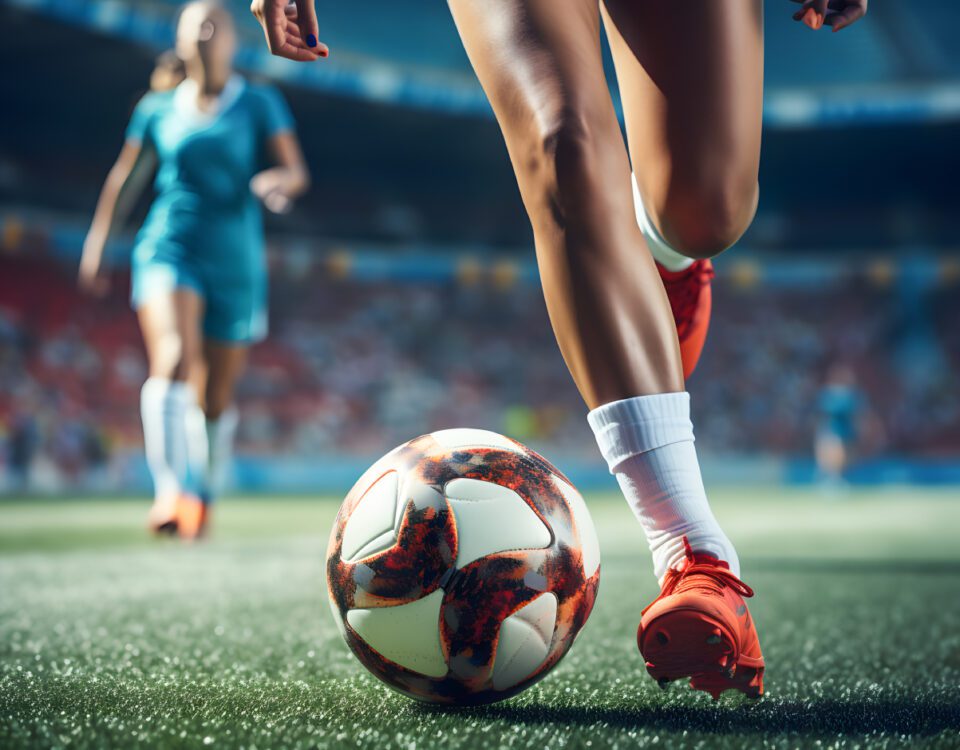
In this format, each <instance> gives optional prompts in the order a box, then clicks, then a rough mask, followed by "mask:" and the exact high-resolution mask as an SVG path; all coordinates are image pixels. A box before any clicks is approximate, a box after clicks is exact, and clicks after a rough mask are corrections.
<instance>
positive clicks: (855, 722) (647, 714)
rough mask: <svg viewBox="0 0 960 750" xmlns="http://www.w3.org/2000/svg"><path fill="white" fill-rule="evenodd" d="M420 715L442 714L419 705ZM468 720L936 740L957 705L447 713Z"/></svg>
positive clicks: (761, 704)
mask: <svg viewBox="0 0 960 750" xmlns="http://www.w3.org/2000/svg"><path fill="white" fill-rule="evenodd" d="M420 710H422V711H425V712H431V711H445V712H450V711H451V709H441V708H438V707H429V706H424V707H422V708H421V709H420ZM452 710H453V711H454V712H456V713H461V712H462V713H463V714H465V715H466V714H469V715H470V716H471V717H473V718H485V719H490V720H501V721H510V722H514V723H520V724H556V725H558V726H563V725H567V726H584V727H586V726H593V725H596V724H604V725H607V726H609V727H613V728H617V729H645V728H646V729H658V730H666V731H673V732H682V731H684V730H688V731H694V732H709V733H713V734H750V733H766V732H771V733H781V732H795V733H798V734H817V735H826V734H847V735H860V734H876V733H884V734H887V735H890V734H894V735H926V736H929V735H935V734H939V733H940V732H944V731H950V730H953V731H958V730H960V706H958V705H955V704H948V703H933V702H928V701H922V700H915V699H907V700H904V701H861V702H856V701H837V700H815V699H814V700H809V701H799V700H774V699H769V698H768V699H766V700H761V701H758V702H757V703H755V704H752V705H751V704H746V705H740V706H734V705H730V704H728V703H726V702H723V703H718V704H715V705H707V706H700V707H697V706H644V705H637V706H634V707H625V706H624V707H615V706H605V705H593V706H562V707H561V706H547V705H523V704H518V705H511V704H509V703H506V704H503V705H497V706H484V707H478V708H472V709H467V708H463V709H452Z"/></svg>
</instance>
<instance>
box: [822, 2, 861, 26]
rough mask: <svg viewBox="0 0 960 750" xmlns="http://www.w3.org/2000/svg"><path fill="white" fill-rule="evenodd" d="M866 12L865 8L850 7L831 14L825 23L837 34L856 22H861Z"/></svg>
mask: <svg viewBox="0 0 960 750" xmlns="http://www.w3.org/2000/svg"><path fill="white" fill-rule="evenodd" d="M866 12H867V11H866V10H865V9H864V8H863V6H860V5H848V6H847V7H846V8H844V9H843V10H841V11H839V12H837V13H831V14H830V15H829V16H827V17H826V19H825V20H824V23H825V24H827V26H832V27H833V30H834V31H835V32H836V31H840V29H844V28H846V27H847V26H849V25H850V24H852V23H854V22H855V21H859V20H860V19H861V18H863V16H864V14H866Z"/></svg>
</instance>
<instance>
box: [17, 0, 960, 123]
mask: <svg viewBox="0 0 960 750" xmlns="http://www.w3.org/2000/svg"><path fill="white" fill-rule="evenodd" d="M9 3H10V4H11V5H13V6H16V7H20V8H23V9H26V10H31V11H34V12H40V13H46V14H50V15H52V16H54V17H57V18H59V19H60V20H63V21H67V22H69V23H72V24H76V25H80V26H83V27H86V28H88V29H90V30H93V31H96V32H98V33H102V34H107V35H112V36H116V37H120V38H123V39H126V40H128V41H133V42H137V43H141V44H145V45H147V46H149V47H152V48H155V49H157V50H160V49H163V48H166V47H169V46H171V44H172V42H173V22H174V19H175V16H176V13H177V9H178V7H179V6H180V3H179V2H173V1H172V0H138V2H131V1H130V0H89V1H88V2H82V3H80V2H76V0H9ZM227 4H228V5H229V6H230V7H231V8H232V9H233V10H234V11H235V13H236V14H237V16H238V18H239V19H240V23H239V24H238V26H239V28H240V31H241V37H242V46H241V50H240V53H239V59H238V61H239V64H240V66H241V67H242V68H244V69H246V70H248V71H252V72H257V73H261V74H264V75H266V76H268V77H270V78H273V79H276V80H279V81H282V82H284V83H287V84H290V85H295V86H303V87H307V88H312V89H316V90H319V91H323V92H328V93H332V94H335V95H338V96H346V97H353V98H359V99H363V100H368V101H373V102H379V103H383V104H388V105H396V106H403V107H412V108H422V109H432V110H440V111H444V112H448V113H451V114H460V115H468V116H471V115H475V116H479V117H489V116H491V112H490V108H489V105H488V104H487V101H486V98H485V97H484V95H483V92H482V90H481V89H480V87H479V85H478V84H477V82H476V79H475V78H474V76H473V73H472V71H471V70H470V66H469V62H468V60H467V58H466V55H465V54H464V52H463V50H462V48H461V46H460V42H459V40H458V38H457V34H456V29H455V28H454V25H453V21H452V20H451V18H450V15H449V12H448V11H447V9H446V7H445V4H443V3H430V2H423V1H422V0H365V1H364V2H363V3H355V2H346V1H345V0H344V1H341V2H337V1H336V0H330V2H324V3H322V6H321V7H320V9H319V10H320V18H321V29H322V37H323V39H324V40H325V41H327V42H328V43H329V44H330V46H331V51H332V53H331V57H330V59H329V60H325V61H323V62H321V63H319V64H316V65H302V64H296V63H291V62H289V61H286V60H281V59H279V58H275V57H271V56H270V55H269V54H268V53H267V51H266V48H265V46H264V44H263V43H262V36H261V34H260V30H259V27H258V26H257V25H256V23H255V22H254V20H253V18H252V17H251V16H250V14H249V10H248V3H247V1H246V0H229V1H228V3H227ZM781 6H782V7H781ZM791 12H792V6H791V5H790V4H789V3H788V2H787V1H786V0H776V1H775V2H774V1H770V2H767V3H766V18H765V34H766V37H767V39H766V45H767V61H766V70H765V75H766V80H767V102H766V107H765V113H764V118H765V122H766V124H767V125H769V126H773V127H783V128H804V127H815V126H823V125H828V126H842V125H847V124H849V125H857V126H860V125H864V124H874V123H876V124H896V123H903V122H938V121H945V120H960V54H958V52H957V51H956V50H957V48H956V44H955V39H954V32H955V30H956V29H957V28H960V4H958V3H956V2H953V1H952V0H930V1H929V2H926V3H924V5H923V13H922V16H923V18H922V19H921V18H920V17H919V14H917V13H916V12H915V10H914V8H913V7H912V6H911V4H907V3H874V4H873V5H872V6H871V11H870V14H869V16H868V18H867V19H866V20H865V21H863V22H861V23H858V24H857V25H855V26H854V27H851V28H850V29H847V30H845V31H844V32H843V34H841V35H838V36H834V35H833V34H830V33H826V32H824V33H817V34H814V33H809V32H807V31H806V30H805V29H802V28H798V27H797V24H795V23H794V22H793V21H792V20H791V18H790V15H791ZM398 30H399V31H398Z"/></svg>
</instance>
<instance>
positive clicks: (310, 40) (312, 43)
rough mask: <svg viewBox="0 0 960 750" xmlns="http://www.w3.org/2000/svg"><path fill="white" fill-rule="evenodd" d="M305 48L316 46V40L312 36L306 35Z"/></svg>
mask: <svg viewBox="0 0 960 750" xmlns="http://www.w3.org/2000/svg"><path fill="white" fill-rule="evenodd" d="M307 46H308V47H316V46H317V38H316V37H315V36H314V35H313V34H307Z"/></svg>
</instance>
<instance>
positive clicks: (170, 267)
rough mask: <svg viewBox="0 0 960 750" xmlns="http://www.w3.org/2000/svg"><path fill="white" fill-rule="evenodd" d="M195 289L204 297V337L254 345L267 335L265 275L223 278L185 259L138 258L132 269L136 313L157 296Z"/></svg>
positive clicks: (131, 290) (135, 254)
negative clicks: (178, 290)
mask: <svg viewBox="0 0 960 750" xmlns="http://www.w3.org/2000/svg"><path fill="white" fill-rule="evenodd" d="M178 288H188V289H193V290H194V291H196V292H197V294H199V295H200V297H202V298H203V301H204V313H203V335H204V337H206V338H208V339H212V340H214V341H223V342H227V343H231V344H253V343H256V342H257V341H262V340H263V339H264V338H266V336H267V281H266V272H265V271H262V272H253V273H244V274H241V275H240V276H239V278H232V279H231V278H224V275H223V274H214V273H212V272H211V270H209V269H204V268H202V267H200V266H198V265H197V264H195V263H191V262H190V261H189V260H186V259H161V258H156V257H154V258H149V259H138V258H137V253H134V258H133V262H132V267H131V281H130V298H131V304H132V305H133V308H134V309H135V310H136V309H138V308H139V307H140V306H141V305H143V304H144V303H146V302H148V301H149V300H150V298H151V297H153V296H155V295H157V294H169V293H171V292H173V290H175V289H178Z"/></svg>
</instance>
